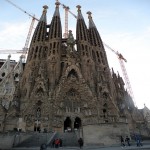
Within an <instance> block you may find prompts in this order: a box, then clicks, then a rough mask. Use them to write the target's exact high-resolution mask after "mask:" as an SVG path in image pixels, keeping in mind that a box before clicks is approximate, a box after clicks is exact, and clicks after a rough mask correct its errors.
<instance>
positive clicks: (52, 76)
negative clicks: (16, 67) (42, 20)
mask: <svg viewBox="0 0 150 150" xmlns="http://www.w3.org/2000/svg"><path fill="white" fill-rule="evenodd" d="M55 5H56V8H55V12H54V15H53V18H52V21H51V24H50V28H49V33H48V37H49V40H48V55H47V65H48V74H49V76H48V79H49V86H50V89H53V88H54V87H55V85H56V84H57V83H58V79H59V78H60V56H61V43H62V27H61V20H60V14H59V5H60V3H59V2H56V3H55Z"/></svg>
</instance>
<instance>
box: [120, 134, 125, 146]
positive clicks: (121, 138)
mask: <svg viewBox="0 0 150 150" xmlns="http://www.w3.org/2000/svg"><path fill="white" fill-rule="evenodd" d="M120 142H121V146H123V147H125V144H124V138H123V137H122V136H121V137H120Z"/></svg>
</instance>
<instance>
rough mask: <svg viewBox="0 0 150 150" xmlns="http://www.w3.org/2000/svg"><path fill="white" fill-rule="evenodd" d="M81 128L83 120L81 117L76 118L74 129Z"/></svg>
mask: <svg viewBox="0 0 150 150" xmlns="http://www.w3.org/2000/svg"><path fill="white" fill-rule="evenodd" d="M80 127H81V119H80V118H79V117H76V118H75V121H74V129H79V128H80Z"/></svg>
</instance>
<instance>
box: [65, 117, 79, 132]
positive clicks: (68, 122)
mask: <svg viewBox="0 0 150 150" xmlns="http://www.w3.org/2000/svg"><path fill="white" fill-rule="evenodd" d="M80 128H81V119H80V118H79V117H76V118H75V120H74V124H72V121H71V119H70V117H67V118H66V120H65V121H64V132H72V131H74V130H78V129H80Z"/></svg>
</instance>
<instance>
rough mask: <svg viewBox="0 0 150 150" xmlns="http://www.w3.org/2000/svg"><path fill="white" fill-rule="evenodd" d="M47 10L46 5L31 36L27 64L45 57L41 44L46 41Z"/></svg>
mask: <svg viewBox="0 0 150 150" xmlns="http://www.w3.org/2000/svg"><path fill="white" fill-rule="evenodd" d="M47 9H48V6H46V5H45V6H43V13H42V16H41V18H40V20H39V22H38V24H37V27H36V29H35V32H34V34H33V38H32V41H31V45H30V49H29V54H28V59H27V62H28V61H29V60H32V59H40V58H42V57H45V55H46V54H44V53H45V51H46V50H45V47H43V44H42V42H45V40H46V32H47V29H46V25H47V19H46V13H47ZM41 44H42V45H41ZM40 45H41V46H40ZM43 49H44V50H43Z"/></svg>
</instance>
